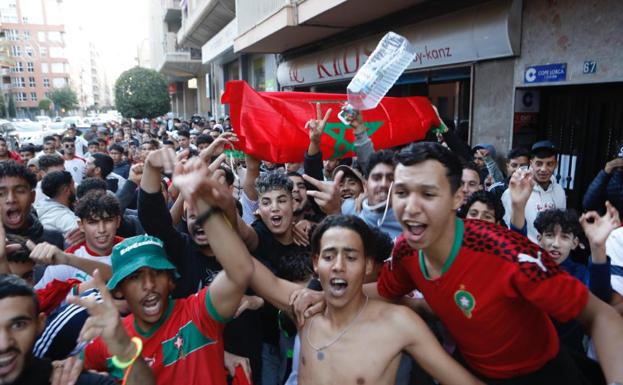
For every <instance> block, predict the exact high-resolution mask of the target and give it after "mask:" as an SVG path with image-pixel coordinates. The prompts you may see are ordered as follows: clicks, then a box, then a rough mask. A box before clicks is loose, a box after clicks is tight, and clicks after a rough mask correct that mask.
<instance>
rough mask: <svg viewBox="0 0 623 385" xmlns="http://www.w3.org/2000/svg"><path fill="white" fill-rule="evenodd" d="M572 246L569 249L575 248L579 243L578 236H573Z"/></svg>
mask: <svg viewBox="0 0 623 385" xmlns="http://www.w3.org/2000/svg"><path fill="white" fill-rule="evenodd" d="M572 244H573V246H571V250H575V249H576V248H577V247H578V246H579V245H580V238H578V237H573V243H572Z"/></svg>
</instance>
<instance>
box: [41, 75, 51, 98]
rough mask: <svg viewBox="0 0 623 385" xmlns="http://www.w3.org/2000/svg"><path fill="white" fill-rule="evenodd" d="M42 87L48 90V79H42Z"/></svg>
mask: <svg viewBox="0 0 623 385" xmlns="http://www.w3.org/2000/svg"><path fill="white" fill-rule="evenodd" d="M43 86H44V87H45V88H50V79H48V78H43ZM46 96H47V93H46Z"/></svg>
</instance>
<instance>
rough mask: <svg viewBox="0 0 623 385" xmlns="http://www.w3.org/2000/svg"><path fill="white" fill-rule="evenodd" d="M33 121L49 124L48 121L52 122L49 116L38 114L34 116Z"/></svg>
mask: <svg viewBox="0 0 623 385" xmlns="http://www.w3.org/2000/svg"><path fill="white" fill-rule="evenodd" d="M35 122H38V123H43V124H45V125H49V124H50V123H52V119H50V117H49V116H45V115H39V116H35Z"/></svg>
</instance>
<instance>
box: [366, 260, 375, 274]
mask: <svg viewBox="0 0 623 385" xmlns="http://www.w3.org/2000/svg"><path fill="white" fill-rule="evenodd" d="M373 271H374V258H372V257H366V276H369V275H370V274H372V272H373Z"/></svg>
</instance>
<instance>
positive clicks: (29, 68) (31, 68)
mask: <svg viewBox="0 0 623 385" xmlns="http://www.w3.org/2000/svg"><path fill="white" fill-rule="evenodd" d="M26 69H27V71H28V72H35V63H33V62H31V61H29V62H28V63H26Z"/></svg>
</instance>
